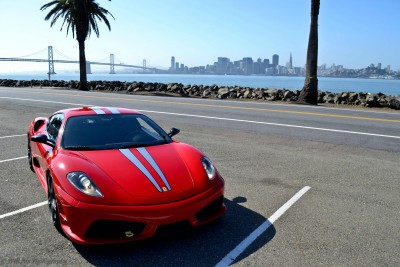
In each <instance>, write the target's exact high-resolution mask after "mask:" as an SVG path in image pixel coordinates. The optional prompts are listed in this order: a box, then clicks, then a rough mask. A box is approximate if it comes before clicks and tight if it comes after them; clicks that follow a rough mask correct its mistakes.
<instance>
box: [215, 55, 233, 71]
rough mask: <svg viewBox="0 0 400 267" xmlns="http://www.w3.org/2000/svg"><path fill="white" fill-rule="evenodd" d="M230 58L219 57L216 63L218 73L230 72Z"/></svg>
mask: <svg viewBox="0 0 400 267" xmlns="http://www.w3.org/2000/svg"><path fill="white" fill-rule="evenodd" d="M229 63H230V60H229V58H227V57H218V62H217V64H216V68H217V74H228V73H229Z"/></svg>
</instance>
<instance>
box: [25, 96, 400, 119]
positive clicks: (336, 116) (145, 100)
mask: <svg viewBox="0 0 400 267" xmlns="http://www.w3.org/2000/svg"><path fill="white" fill-rule="evenodd" d="M33 93H37V94H45V95H57V96H60V95H61V96H69V97H80V98H82V97H84V98H95V99H106V100H110V99H112V100H122V101H136V102H148V103H163V104H173V105H189V106H199V107H214V108H221V109H239V110H255V111H267V112H276V113H288V114H296V115H311V116H321V117H335V118H342V119H356V120H366V121H382V122H394V123H400V120H393V119H384V118H368V117H359V116H349V115H339V114H325V113H315V112H308V111H293V110H281V109H272V108H252V107H238V106H225V105H214V104H204V103H202V104H199V103H190V102H177V101H165V100H149V99H134V98H126V97H110V96H94V95H81V94H66V93H63V94H55V93H44V92H33ZM49 102H51V101H49ZM55 103H56V102H55Z"/></svg>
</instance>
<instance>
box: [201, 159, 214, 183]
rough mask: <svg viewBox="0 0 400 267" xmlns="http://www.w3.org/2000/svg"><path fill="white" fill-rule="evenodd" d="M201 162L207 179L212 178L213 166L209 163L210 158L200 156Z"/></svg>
mask: <svg viewBox="0 0 400 267" xmlns="http://www.w3.org/2000/svg"><path fill="white" fill-rule="evenodd" d="M201 164H203V167H204V170H205V171H206V173H207V176H208V179H210V180H212V179H214V177H215V167H214V165H213V164H212V163H211V160H210V159H209V158H207V157H202V158H201Z"/></svg>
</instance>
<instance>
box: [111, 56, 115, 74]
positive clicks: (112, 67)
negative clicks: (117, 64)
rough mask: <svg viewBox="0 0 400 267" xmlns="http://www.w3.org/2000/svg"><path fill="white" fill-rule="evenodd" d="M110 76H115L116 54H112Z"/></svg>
mask: <svg viewBox="0 0 400 267" xmlns="http://www.w3.org/2000/svg"><path fill="white" fill-rule="evenodd" d="M110 74H115V71H114V54H110Z"/></svg>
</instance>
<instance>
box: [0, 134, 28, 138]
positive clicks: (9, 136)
mask: <svg viewBox="0 0 400 267" xmlns="http://www.w3.org/2000/svg"><path fill="white" fill-rule="evenodd" d="M19 136H26V134H15V135H7V136H0V139H3V138H12V137H19Z"/></svg>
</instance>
